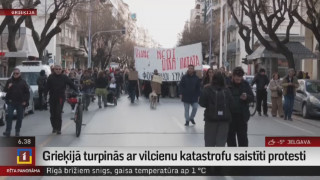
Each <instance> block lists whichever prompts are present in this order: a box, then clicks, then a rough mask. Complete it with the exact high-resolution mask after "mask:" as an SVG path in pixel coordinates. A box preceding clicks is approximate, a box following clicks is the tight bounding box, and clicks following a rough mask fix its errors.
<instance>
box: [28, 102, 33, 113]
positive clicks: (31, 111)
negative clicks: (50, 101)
mask: <svg viewBox="0 0 320 180" xmlns="http://www.w3.org/2000/svg"><path fill="white" fill-rule="evenodd" d="M33 113H34V101H32V104H31V109H30V111H29V114H33Z"/></svg>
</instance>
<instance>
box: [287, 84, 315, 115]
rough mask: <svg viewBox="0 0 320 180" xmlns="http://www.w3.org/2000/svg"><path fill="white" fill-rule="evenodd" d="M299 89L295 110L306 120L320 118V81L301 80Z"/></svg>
mask: <svg viewBox="0 0 320 180" xmlns="http://www.w3.org/2000/svg"><path fill="white" fill-rule="evenodd" d="M298 82H299V88H298V89H297V94H296V97H295V99H294V106H293V109H294V110H295V111H297V112H300V113H301V114H302V116H303V117H304V118H308V117H310V116H317V117H320V81H319V80H309V79H299V80H298Z"/></svg>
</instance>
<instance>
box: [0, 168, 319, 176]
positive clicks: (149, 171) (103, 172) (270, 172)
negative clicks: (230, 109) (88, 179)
mask: <svg viewBox="0 0 320 180" xmlns="http://www.w3.org/2000/svg"><path fill="white" fill-rule="evenodd" d="M319 168H320V166H291V167H288V166H280V167H270V166H241V167H240V166H152V167H151V166H34V167H22V166H20V167H17V166H0V176H320V171H319Z"/></svg>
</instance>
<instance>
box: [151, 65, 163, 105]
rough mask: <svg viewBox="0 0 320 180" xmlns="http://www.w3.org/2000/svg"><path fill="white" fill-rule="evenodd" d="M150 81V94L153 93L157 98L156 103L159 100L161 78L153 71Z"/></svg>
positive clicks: (156, 71)
mask: <svg viewBox="0 0 320 180" xmlns="http://www.w3.org/2000/svg"><path fill="white" fill-rule="evenodd" d="M151 79H152V81H151V88H152V92H155V93H156V94H157V96H158V103H159V100H160V95H161V83H162V77H161V76H159V74H158V70H157V69H155V70H154V72H153V76H152V78H151Z"/></svg>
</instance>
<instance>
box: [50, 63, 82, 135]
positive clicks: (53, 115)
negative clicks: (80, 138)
mask: <svg viewBox="0 0 320 180" xmlns="http://www.w3.org/2000/svg"><path fill="white" fill-rule="evenodd" d="M61 71H62V68H61V66H60V65H55V66H54V73H53V74H51V75H50V76H49V77H48V81H47V86H46V92H49V96H50V99H49V104H50V121H51V125H52V129H53V130H52V133H57V134H61V125H62V117H61V113H62V102H63V100H64V99H65V91H66V87H67V85H69V86H70V87H71V88H72V89H73V90H75V91H76V92H79V90H78V89H77V87H76V86H75V85H74V84H73V83H72V81H71V80H70V79H69V78H68V77H67V76H66V75H64V74H62V73H61Z"/></svg>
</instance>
